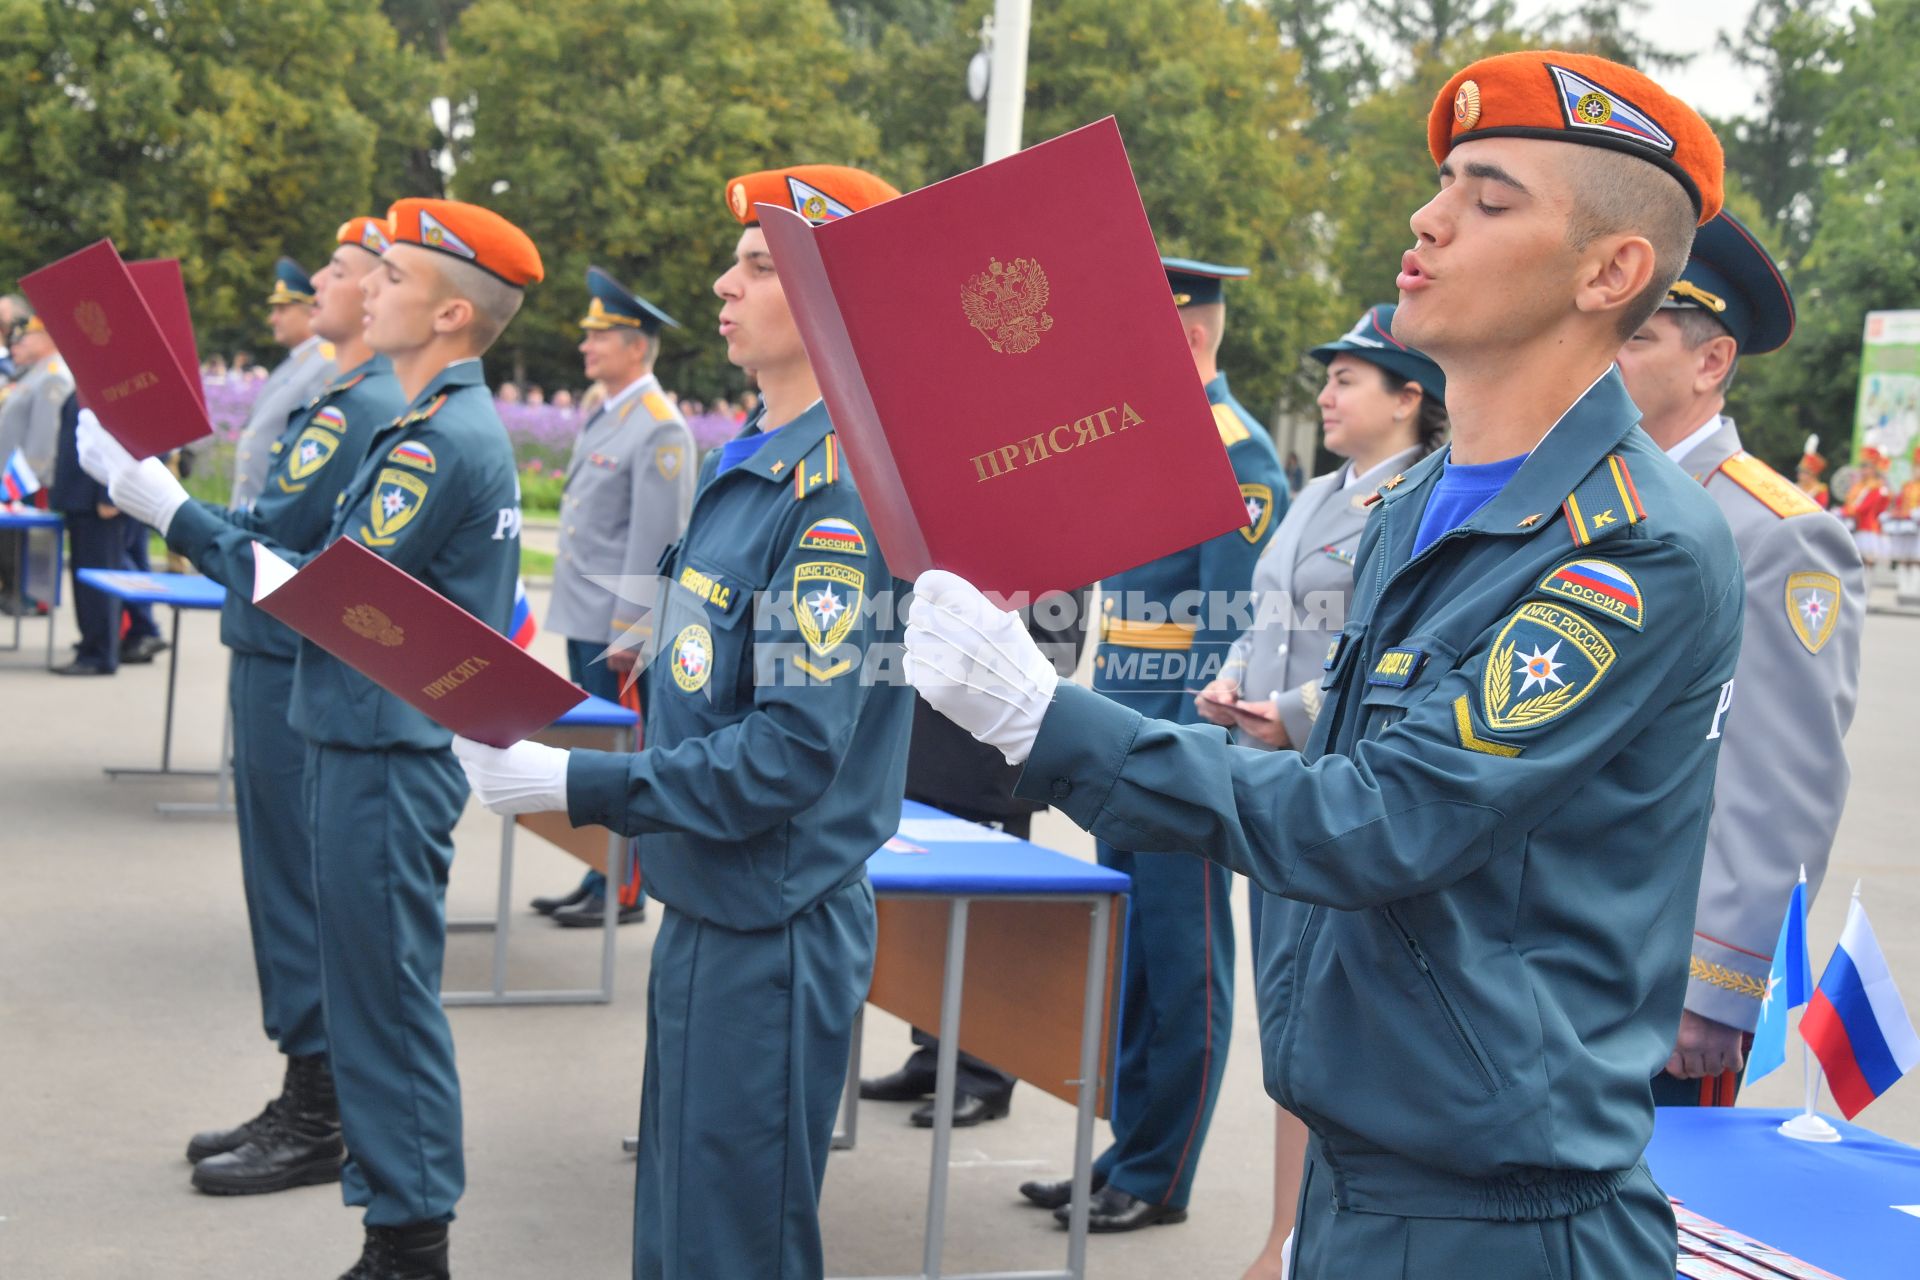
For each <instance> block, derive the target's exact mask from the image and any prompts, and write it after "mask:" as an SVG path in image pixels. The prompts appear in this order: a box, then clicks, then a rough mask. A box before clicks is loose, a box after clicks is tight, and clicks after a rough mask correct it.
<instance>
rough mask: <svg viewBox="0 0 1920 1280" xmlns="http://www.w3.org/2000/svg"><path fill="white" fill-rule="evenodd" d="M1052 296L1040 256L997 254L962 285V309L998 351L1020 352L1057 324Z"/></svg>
mask: <svg viewBox="0 0 1920 1280" xmlns="http://www.w3.org/2000/svg"><path fill="white" fill-rule="evenodd" d="M1049 296H1051V293H1050V289H1049V286H1048V284H1047V273H1046V271H1045V269H1043V268H1042V267H1041V265H1040V263H1039V262H1038V261H1037V260H1036V259H1033V258H1015V259H1014V260H1013V261H1012V262H1002V261H1000V259H998V258H994V259H992V260H990V261H989V262H988V263H987V269H986V270H985V271H982V272H980V273H978V274H977V275H975V276H973V277H972V278H971V279H969V280H968V281H967V283H966V284H965V285H964V286H962V287H961V290H960V310H961V311H962V313H964V314H965V316H966V317H967V323H968V324H971V325H972V326H973V327H974V328H976V329H978V330H979V331H980V336H981V337H983V338H985V339H986V340H987V344H988V345H989V346H991V347H992V348H993V349H994V350H995V351H998V352H1000V353H1001V354H1002V355H1012V356H1017V355H1021V354H1024V353H1025V352H1028V351H1031V350H1033V349H1034V348H1035V347H1037V346H1039V345H1040V335H1041V334H1043V333H1045V332H1046V331H1047V330H1049V329H1051V328H1053V317H1052V316H1050V315H1048V314H1047V311H1046V306H1047V299H1048V298H1049Z"/></svg>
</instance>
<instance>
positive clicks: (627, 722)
mask: <svg viewBox="0 0 1920 1280" xmlns="http://www.w3.org/2000/svg"><path fill="white" fill-rule="evenodd" d="M639 718H640V717H638V716H636V715H634V714H633V712H632V711H630V710H629V709H627V708H626V707H623V706H621V705H620V704H619V703H617V702H608V701H607V700H606V699H605V698H596V697H594V696H593V695H592V694H588V695H587V700H586V701H585V702H582V703H580V704H579V705H577V706H575V707H574V708H573V710H571V711H569V712H567V713H566V714H565V715H563V716H561V717H560V718H559V719H558V720H555V721H554V722H553V727H554V728H556V729H630V728H632V727H633V722H634V721H635V720H638V719H639Z"/></svg>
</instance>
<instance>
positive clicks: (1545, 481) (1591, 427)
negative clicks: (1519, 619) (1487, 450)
mask: <svg viewBox="0 0 1920 1280" xmlns="http://www.w3.org/2000/svg"><path fill="white" fill-rule="evenodd" d="M1639 422H1640V409H1639V406H1637V405H1635V404H1634V403H1633V400H1632V398H1631V397H1629V396H1628V395H1627V384H1626V383H1625V381H1623V380H1622V379H1621V377H1620V370H1619V369H1618V368H1617V367H1615V366H1609V367H1608V369H1607V371H1606V372H1605V373H1604V374H1602V375H1600V377H1599V378H1597V379H1595V380H1594V383H1593V385H1592V386H1590V387H1588V388H1587V389H1586V392H1585V393H1584V394H1582V395H1581V397H1580V398H1579V399H1578V400H1575V401H1574V402H1573V404H1572V406H1571V407H1570V408H1568V410H1567V411H1566V412H1565V413H1563V414H1561V415H1560V420H1559V421H1558V422H1556V423H1554V424H1553V426H1552V427H1551V428H1550V429H1549V430H1548V431H1547V434H1546V436H1545V437H1544V438H1543V439H1542V440H1541V441H1540V443H1539V444H1537V445H1535V446H1534V449H1533V452H1532V453H1530V454H1528V455H1527V460H1526V461H1525V462H1524V463H1522V464H1521V465H1520V471H1519V473H1518V474H1517V475H1515V476H1514V477H1513V479H1511V480H1509V481H1508V482H1507V487H1506V488H1504V489H1502V490H1501V491H1500V495H1499V496H1498V497H1496V498H1495V499H1493V501H1491V502H1489V503H1487V505H1486V506H1484V507H1482V508H1480V510H1479V511H1478V512H1476V513H1475V514H1474V516H1473V518H1472V519H1470V520H1468V521H1467V522H1466V523H1465V524H1463V525H1462V526H1460V527H1461V528H1462V529H1465V530H1468V531H1470V532H1473V533H1486V534H1516V533H1519V534H1529V533H1532V532H1533V531H1534V530H1535V529H1538V528H1540V527H1541V526H1542V525H1543V524H1545V523H1546V522H1547V518H1548V517H1550V516H1552V515H1553V513H1554V512H1555V511H1558V510H1559V509H1560V504H1561V503H1563V502H1565V501H1566V499H1567V495H1568V494H1570V493H1572V492H1573V491H1574V490H1575V489H1577V488H1578V487H1579V486H1580V482H1581V481H1582V480H1584V479H1586V478H1587V476H1588V474H1589V473H1591V472H1592V471H1593V469H1594V468H1595V467H1597V466H1599V465H1600V461H1601V459H1603V458H1605V457H1606V456H1607V455H1608V454H1609V453H1612V452H1613V451H1614V450H1615V449H1617V448H1619V446H1620V442H1621V441H1622V440H1624V439H1626V437H1627V435H1628V433H1629V432H1631V431H1632V430H1633V429H1634V428H1635V427H1636V426H1637V425H1638V424H1639ZM1447 453H1448V451H1447V450H1445V449H1441V450H1438V451H1436V452H1434V453H1432V454H1429V455H1428V456H1427V457H1425V458H1422V459H1421V460H1420V462H1419V463H1418V464H1416V465H1415V466H1413V467H1412V468H1410V469H1409V470H1408V471H1407V472H1406V473H1405V476H1406V479H1405V481H1404V482H1403V483H1401V484H1398V485H1395V486H1394V487H1393V488H1392V489H1389V490H1383V492H1382V505H1388V504H1391V503H1394V502H1406V501H1408V500H1410V499H1412V498H1413V496H1414V495H1415V494H1421V495H1422V496H1421V497H1420V499H1419V502H1420V504H1421V506H1422V507H1424V506H1425V505H1426V497H1425V493H1426V491H1427V490H1428V488H1429V487H1430V486H1431V485H1432V483H1433V481H1434V479H1435V477H1437V476H1438V475H1439V474H1440V470H1441V467H1442V466H1443V465H1444V463H1445V462H1446V458H1447ZM1388 483H1389V484H1391V483H1392V481H1388ZM1414 532H1415V531H1414V528H1413V525H1412V524H1409V525H1408V526H1407V531H1406V536H1407V539H1408V545H1409V546H1411V545H1412V539H1413V535H1414Z"/></svg>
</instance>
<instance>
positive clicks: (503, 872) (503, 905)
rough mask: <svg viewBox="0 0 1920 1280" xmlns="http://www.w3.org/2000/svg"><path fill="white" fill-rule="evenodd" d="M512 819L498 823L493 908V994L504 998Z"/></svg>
mask: <svg viewBox="0 0 1920 1280" xmlns="http://www.w3.org/2000/svg"><path fill="white" fill-rule="evenodd" d="M513 827H514V822H513V815H512V814H508V815H507V816H506V818H505V819H503V820H502V821H501V823H500V895H499V898H498V899H497V900H496V901H495V903H494V908H493V994H494V995H496V996H504V995H505V994H507V935H508V932H509V931H510V929H511V927H512V918H513Z"/></svg>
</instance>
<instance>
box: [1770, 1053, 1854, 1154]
mask: <svg viewBox="0 0 1920 1280" xmlns="http://www.w3.org/2000/svg"><path fill="white" fill-rule="evenodd" d="M1800 1074H1801V1076H1802V1077H1803V1078H1804V1079H1805V1080H1806V1082H1807V1102H1806V1110H1804V1111H1802V1112H1801V1113H1800V1114H1799V1115H1797V1116H1793V1117H1792V1118H1790V1119H1787V1120H1784V1121H1782V1122H1781V1124H1780V1132H1781V1133H1784V1134H1786V1135H1787V1136H1788V1137H1789V1138H1792V1139H1793V1140H1794V1141H1796V1142H1839V1141H1840V1140H1841V1139H1840V1131H1839V1130H1838V1129H1836V1128H1834V1127H1833V1126H1832V1125H1830V1124H1828V1123H1827V1122H1826V1120H1825V1119H1823V1118H1822V1117H1820V1116H1818V1115H1816V1114H1814V1110H1813V1104H1814V1103H1815V1102H1816V1101H1818V1100H1819V1097H1820V1069H1819V1068H1818V1067H1816V1066H1814V1065H1813V1050H1811V1049H1809V1048H1807V1042H1806V1041H1805V1040H1802V1041H1801V1042H1800Z"/></svg>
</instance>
